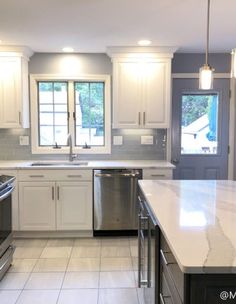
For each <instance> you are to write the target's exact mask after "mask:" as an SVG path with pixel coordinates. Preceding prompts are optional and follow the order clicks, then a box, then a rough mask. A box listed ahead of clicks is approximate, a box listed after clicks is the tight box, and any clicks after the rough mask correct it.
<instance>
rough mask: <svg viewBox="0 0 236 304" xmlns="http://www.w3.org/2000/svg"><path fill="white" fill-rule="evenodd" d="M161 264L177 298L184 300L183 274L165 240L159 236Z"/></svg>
mask: <svg viewBox="0 0 236 304" xmlns="http://www.w3.org/2000/svg"><path fill="white" fill-rule="evenodd" d="M160 248H161V252H160V256H161V262H162V264H163V265H164V266H165V269H166V271H167V272H168V275H169V276H170V278H171V280H172V281H173V285H174V286H175V288H176V289H177V291H178V294H179V296H180V297H181V299H182V300H183V298H184V295H183V293H184V274H183V272H182V271H181V269H180V268H179V266H178V263H177V261H176V259H175V257H174V256H173V254H172V252H171V250H170V248H169V246H168V244H167V242H166V240H165V238H164V237H163V235H161V246H160Z"/></svg>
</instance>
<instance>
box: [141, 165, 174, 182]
mask: <svg viewBox="0 0 236 304" xmlns="http://www.w3.org/2000/svg"><path fill="white" fill-rule="evenodd" d="M172 178H173V169H169V168H168V169H163V168H160V169H158V168H157V169H143V179H152V180H155V179H172Z"/></svg>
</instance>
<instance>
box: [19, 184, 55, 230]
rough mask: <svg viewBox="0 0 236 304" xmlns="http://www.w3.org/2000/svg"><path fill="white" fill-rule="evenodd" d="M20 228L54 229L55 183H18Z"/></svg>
mask: <svg viewBox="0 0 236 304" xmlns="http://www.w3.org/2000/svg"><path fill="white" fill-rule="evenodd" d="M19 202H20V206H19V207H20V208H19V211H20V213H19V215H20V230H29V231H32V230H55V229H56V218H55V209H56V202H55V183H53V182H38V181H34V182H20V183H19Z"/></svg>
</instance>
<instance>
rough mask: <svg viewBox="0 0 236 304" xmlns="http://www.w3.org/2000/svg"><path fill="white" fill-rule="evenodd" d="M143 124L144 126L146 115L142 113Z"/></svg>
mask: <svg viewBox="0 0 236 304" xmlns="http://www.w3.org/2000/svg"><path fill="white" fill-rule="evenodd" d="M143 124H144V125H145V124H146V113H145V112H143Z"/></svg>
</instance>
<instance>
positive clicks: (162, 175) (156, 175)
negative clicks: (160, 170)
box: [151, 174, 165, 177]
mask: <svg viewBox="0 0 236 304" xmlns="http://www.w3.org/2000/svg"><path fill="white" fill-rule="evenodd" d="M151 176H152V177H165V174H151Z"/></svg>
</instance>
